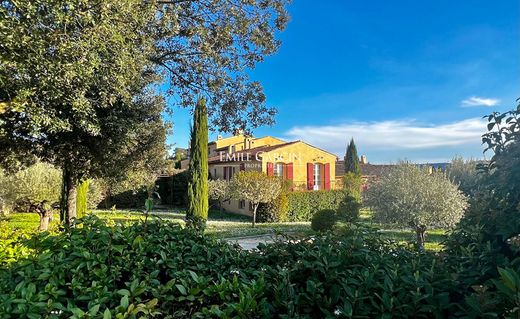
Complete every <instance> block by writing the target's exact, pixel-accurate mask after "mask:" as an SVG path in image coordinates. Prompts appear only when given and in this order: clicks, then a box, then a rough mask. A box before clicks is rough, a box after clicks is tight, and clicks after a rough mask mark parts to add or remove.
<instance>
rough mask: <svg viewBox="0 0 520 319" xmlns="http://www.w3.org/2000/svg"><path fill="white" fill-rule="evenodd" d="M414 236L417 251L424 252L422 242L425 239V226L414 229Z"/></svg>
mask: <svg viewBox="0 0 520 319" xmlns="http://www.w3.org/2000/svg"><path fill="white" fill-rule="evenodd" d="M415 234H416V236H417V249H418V250H419V251H424V242H425V239H426V226H424V225H417V226H416V227H415Z"/></svg>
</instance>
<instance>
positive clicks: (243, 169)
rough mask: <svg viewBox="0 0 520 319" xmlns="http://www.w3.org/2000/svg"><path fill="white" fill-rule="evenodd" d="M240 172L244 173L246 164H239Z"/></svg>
mask: <svg viewBox="0 0 520 319" xmlns="http://www.w3.org/2000/svg"><path fill="white" fill-rule="evenodd" d="M240 170H241V171H245V170H246V164H244V163H240Z"/></svg>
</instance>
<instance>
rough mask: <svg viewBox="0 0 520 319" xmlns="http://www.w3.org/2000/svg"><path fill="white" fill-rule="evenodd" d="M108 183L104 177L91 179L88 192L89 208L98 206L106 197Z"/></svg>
mask: <svg viewBox="0 0 520 319" xmlns="http://www.w3.org/2000/svg"><path fill="white" fill-rule="evenodd" d="M107 188H108V187H107V185H106V183H105V182H104V181H103V180H102V179H93V180H90V182H89V185H88V193H87V208H88V209H89V210H92V209H96V208H98V206H99V204H100V203H101V202H102V201H103V199H104V198H105V197H106V195H107V194H106V193H107Z"/></svg>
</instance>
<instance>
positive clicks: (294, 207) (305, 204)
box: [287, 190, 348, 222]
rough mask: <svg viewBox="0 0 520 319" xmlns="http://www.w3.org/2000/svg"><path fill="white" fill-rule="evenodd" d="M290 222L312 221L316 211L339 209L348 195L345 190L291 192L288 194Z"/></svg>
mask: <svg viewBox="0 0 520 319" xmlns="http://www.w3.org/2000/svg"><path fill="white" fill-rule="evenodd" d="M287 196H288V200H289V210H288V214H287V216H288V217H287V220H288V221H290V222H300V221H310V220H311V219H312V216H313V214H314V213H315V212H317V211H320V210H324V209H331V210H334V211H336V210H338V208H339V205H340V203H341V202H342V201H343V200H344V199H345V197H346V196H348V193H347V192H345V191H344V190H327V191H326V190H321V191H305V192H291V193H289V194H288V195H287Z"/></svg>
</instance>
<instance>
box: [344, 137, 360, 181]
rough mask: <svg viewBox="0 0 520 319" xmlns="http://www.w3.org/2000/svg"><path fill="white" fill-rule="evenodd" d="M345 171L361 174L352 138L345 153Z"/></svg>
mask: <svg viewBox="0 0 520 319" xmlns="http://www.w3.org/2000/svg"><path fill="white" fill-rule="evenodd" d="M345 173H353V174H355V175H361V168H360V166H359V157H358V154H357V149H356V144H355V143H354V139H351V140H350V143H349V144H348V147H347V153H346V154H345Z"/></svg>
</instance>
